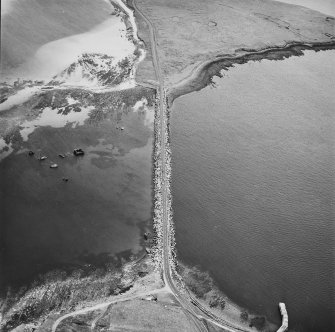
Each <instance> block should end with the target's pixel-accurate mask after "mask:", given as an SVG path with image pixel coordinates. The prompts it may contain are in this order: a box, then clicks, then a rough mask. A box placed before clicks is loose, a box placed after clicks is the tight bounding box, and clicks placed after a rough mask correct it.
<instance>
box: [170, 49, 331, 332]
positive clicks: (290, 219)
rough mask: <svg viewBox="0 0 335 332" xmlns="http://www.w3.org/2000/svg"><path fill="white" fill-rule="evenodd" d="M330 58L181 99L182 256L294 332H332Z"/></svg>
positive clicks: (175, 183)
mask: <svg viewBox="0 0 335 332" xmlns="http://www.w3.org/2000/svg"><path fill="white" fill-rule="evenodd" d="M334 77H335V51H326V52H319V53H314V52H311V51H308V52H306V53H305V56H303V57H292V58H290V59H286V60H284V61H268V60H263V61H261V62H253V63H247V64H245V65H240V66H236V67H235V68H232V69H230V70H229V71H228V72H225V77H224V78H222V79H215V82H216V84H217V85H216V88H212V87H207V88H205V89H204V90H202V91H200V92H196V93H191V94H189V95H186V96H183V97H180V98H178V99H177V100H176V101H175V102H174V105H173V111H172V119H171V121H172V123H171V141H172V159H173V180H172V189H173V198H174V201H173V208H174V218H175V223H176V240H177V249H178V254H179V258H180V259H181V260H182V261H183V262H185V263H186V264H189V265H200V267H201V268H202V269H204V270H207V271H209V272H210V273H211V275H212V276H213V277H214V279H215V281H216V282H217V283H218V285H219V286H220V288H221V289H222V290H223V291H224V292H225V293H226V294H227V295H228V296H229V297H230V298H231V299H232V300H233V301H235V302H236V303H238V304H239V305H241V306H243V307H246V308H249V309H250V310H252V311H254V312H257V313H259V314H265V315H266V316H267V317H268V318H269V319H270V320H272V321H274V322H277V323H279V321H280V316H279V312H278V308H277V306H278V302H279V301H284V302H285V303H286V304H287V308H288V313H289V322H290V329H291V330H292V331H293V330H294V331H308V332H315V331H318V332H330V331H335V278H334V271H335V269H334V268H335V233H334V231H335V226H334V222H335V218H334V215H335V213H334V193H335V185H334V171H335V163H334V161H335V160H334V147H335V138H334V135H335V134H334V132H335V123H334V112H335V93H334V91H335V90H334V88H335V81H334Z"/></svg>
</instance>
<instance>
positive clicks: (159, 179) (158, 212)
mask: <svg viewBox="0 0 335 332" xmlns="http://www.w3.org/2000/svg"><path fill="white" fill-rule="evenodd" d="M159 99H160V96H159V92H157V102H156V105H155V122H154V136H155V144H154V154H153V158H154V218H153V219H154V230H155V236H156V241H155V245H154V247H153V251H152V257H153V259H154V262H155V265H156V267H157V269H162V262H163V250H166V249H168V250H169V259H170V263H171V264H170V267H171V270H172V271H175V267H176V264H175V256H176V255H175V231H174V226H173V211H172V195H171V149H170V130H169V109H168V107H167V104H166V98H165V96H164V109H163V112H164V117H163V118H164V120H163V121H164V123H163V128H164V129H163V130H165V135H164V142H162V139H163V138H162V131H161V130H162V118H161V113H160V109H159ZM163 144H164V147H165V160H164V164H165V169H164V171H165V172H163V158H162V145H163ZM163 177H165V178H163ZM163 186H165V193H164V194H165V195H167V197H166V202H167V205H168V209H167V219H168V234H169V237H170V238H169V244H170V245H169V248H164V245H163V224H164V222H163Z"/></svg>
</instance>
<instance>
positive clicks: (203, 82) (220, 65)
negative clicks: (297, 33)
mask: <svg viewBox="0 0 335 332" xmlns="http://www.w3.org/2000/svg"><path fill="white" fill-rule="evenodd" d="M333 49H335V41H333V42H327V43H312V44H311V43H297V42H292V43H286V44H285V45H283V46H272V47H267V48H262V49H258V50H256V49H245V48H242V49H238V50H236V53H237V52H244V53H243V54H236V53H235V55H228V54H225V55H218V56H216V57H215V58H212V59H210V60H206V61H204V62H202V63H200V64H198V65H196V66H195V67H194V68H193V69H192V70H191V71H190V73H189V75H187V76H186V77H185V78H183V79H181V80H179V81H178V82H177V83H175V84H170V85H169V86H168V89H167V93H166V102H167V110H166V113H167V128H168V129H167V131H168V138H167V140H168V141H169V138H170V115H171V111H172V109H171V107H172V105H173V101H174V100H175V99H176V98H178V97H180V96H182V95H185V94H188V93H191V92H195V91H199V90H201V89H203V88H205V87H206V86H207V85H209V84H210V83H211V82H212V79H213V77H214V76H218V77H222V75H221V74H220V72H221V70H223V69H224V70H228V69H229V68H230V67H232V66H234V65H235V64H245V63H247V62H249V61H260V60H263V59H268V60H284V59H286V58H289V57H291V56H302V55H304V53H303V51H306V50H312V51H315V52H318V51H323V50H324V51H326V50H333ZM169 152H170V151H169ZM170 154H171V152H170ZM171 201H172V196H171ZM170 204H171V205H172V203H170ZM171 214H173V210H172V211H171ZM174 222H175V221H174V220H170V227H171V229H172V230H174V229H175V224H174ZM170 241H171V242H172V243H173V244H174V245H173V246H172V248H171V251H172V257H171V258H172V262H171V263H172V264H171V265H172V268H171V270H172V275H173V277H174V280H175V282H176V284H177V285H178V286H179V288H180V289H184V291H186V292H187V293H189V297H190V299H191V300H192V298H193V297H194V295H195V293H194V292H193V291H192V290H191V289H189V287H188V285H187V281H186V280H185V278H184V276H182V275H181V274H180V272H179V271H178V270H179V268H178V267H179V266H183V263H182V262H181V261H180V259H178V255H177V248H176V245H175V238H174V232H171V234H170ZM191 294H192V295H193V296H192V295H191ZM208 294H215V295H214V296H217V295H218V294H219V295H221V296H222V297H223V298H224V300H225V301H226V304H227V306H226V308H225V310H222V311H221V310H219V309H216V310H213V309H212V308H211V309H210V308H209V302H208V301H209V298H206V299H205V298H200V299H199V298H197V296H195V298H197V300H198V301H199V302H200V303H202V304H203V305H204V306H205V307H207V308H208V310H210V312H213V313H215V314H216V315H217V316H218V317H222V318H223V319H227V320H228V321H230V322H231V323H233V324H234V323H235V324H237V325H239V326H240V327H241V328H243V327H244V328H245V325H244V324H243V322H242V321H240V317H242V314H243V315H244V314H247V317H248V316H249V320H251V321H252V320H255V321H256V322H257V319H263V318H264V319H265V322H266V323H265V324H266V327H267V328H269V329H271V330H272V329H273V331H277V329H278V328H279V330H278V331H280V329H281V326H280V325H279V326H277V324H276V323H274V322H272V321H269V320H268V318H267V317H266V316H264V315H259V314H257V313H255V312H253V311H252V310H249V308H243V307H240V306H239V305H237V304H236V303H235V302H234V301H232V300H231V299H230V298H228V297H227V295H226V294H225V293H224V292H223V291H222V290H219V289H217V288H216V287H214V288H213V289H212V291H211V292H209V293H208ZM280 309H281V307H280ZM280 314H281V310H279V311H278V315H280ZM241 323H242V324H241ZM240 324H241V325H240ZM249 327H250V326H249ZM284 327H285V326H284Z"/></svg>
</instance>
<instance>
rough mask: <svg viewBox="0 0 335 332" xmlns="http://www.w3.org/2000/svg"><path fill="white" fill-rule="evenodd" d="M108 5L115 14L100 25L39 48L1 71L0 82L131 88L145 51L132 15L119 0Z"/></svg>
mask: <svg viewBox="0 0 335 332" xmlns="http://www.w3.org/2000/svg"><path fill="white" fill-rule="evenodd" d="M111 4H112V5H113V6H114V7H115V8H116V11H115V12H114V15H112V16H111V17H109V18H108V19H107V20H105V21H104V22H103V23H101V24H99V25H98V26H95V27H94V28H93V29H91V30H89V31H87V32H85V33H81V34H76V35H72V36H69V37H65V38H61V39H58V40H55V41H52V42H49V43H47V44H45V45H43V46H41V47H40V48H39V49H38V50H37V51H36V53H35V54H34V56H33V57H31V58H29V59H27V61H26V62H25V63H23V64H22V65H20V66H19V67H17V68H15V69H11V70H9V71H5V72H3V73H2V79H1V80H2V81H6V82H7V83H11V84H13V83H14V81H15V80H16V79H17V78H18V77H19V78H20V79H23V80H26V81H28V80H39V81H43V82H47V83H48V82H49V83H50V82H52V84H54V83H56V84H58V83H59V84H61V85H62V86H69V87H83V88H92V89H97V88H98V89H99V88H104V87H105V88H106V87H108V88H111V87H115V86H117V87H118V88H117V89H112V90H123V89H128V88H132V87H134V86H135V85H136V83H135V72H136V69H137V66H138V64H139V63H140V62H141V61H142V60H143V59H144V57H145V51H144V50H143V49H141V48H140V46H141V45H142V43H141V41H140V40H139V39H138V36H137V26H136V23H135V18H134V15H133V12H132V11H131V10H130V9H129V8H128V7H127V6H126V5H125V4H124V3H123V2H122V1H120V0H115V1H114V0H113V1H111ZM119 12H121V13H120V14H119ZM135 51H137V53H136V52H135ZM124 61H125V62H124ZM104 90H105V89H104Z"/></svg>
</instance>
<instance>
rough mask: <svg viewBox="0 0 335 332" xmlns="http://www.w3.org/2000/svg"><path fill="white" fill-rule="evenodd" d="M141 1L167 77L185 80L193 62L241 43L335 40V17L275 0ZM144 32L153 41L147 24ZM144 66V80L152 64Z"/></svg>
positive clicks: (255, 45)
mask: <svg viewBox="0 0 335 332" xmlns="http://www.w3.org/2000/svg"><path fill="white" fill-rule="evenodd" d="M137 5H138V7H139V8H140V9H141V10H142V11H143V12H144V13H146V15H147V16H148V18H149V19H150V20H151V21H152V22H153V24H154V25H155V26H156V29H157V35H158V36H157V37H158V40H157V42H158V52H159V58H160V62H161V66H162V70H163V72H164V75H165V79H166V81H167V83H171V82H176V81H179V80H181V79H182V78H183V77H185V76H186V75H187V74H188V72H189V71H190V68H191V67H192V65H195V64H197V63H200V62H203V61H206V60H209V59H214V58H215V57H216V56H220V55H224V54H235V53H238V52H239V51H241V49H263V48H266V47H270V46H281V45H284V44H286V43H289V42H299V43H300V42H301V43H302V42H308V43H314V42H322V43H323V42H332V41H335V36H334V27H335V23H334V22H335V20H334V18H332V17H327V16H326V15H323V14H321V13H319V12H316V11H313V10H309V9H305V8H303V7H299V6H294V5H289V4H285V3H280V2H276V1H270V0H267V1H266V0H211V1H206V2H204V1H200V0H190V1H181V0H170V1H166V0H137ZM142 24H143V23H142ZM142 38H144V40H145V42H146V44H148V43H149V41H148V38H147V33H146V32H145V30H144V31H143V30H142ZM141 66H142V67H141ZM141 66H140V69H139V72H138V79H139V80H141V79H143V78H144V77H145V75H146V74H147V66H148V64H147V63H145V62H144V63H143V65H141Z"/></svg>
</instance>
